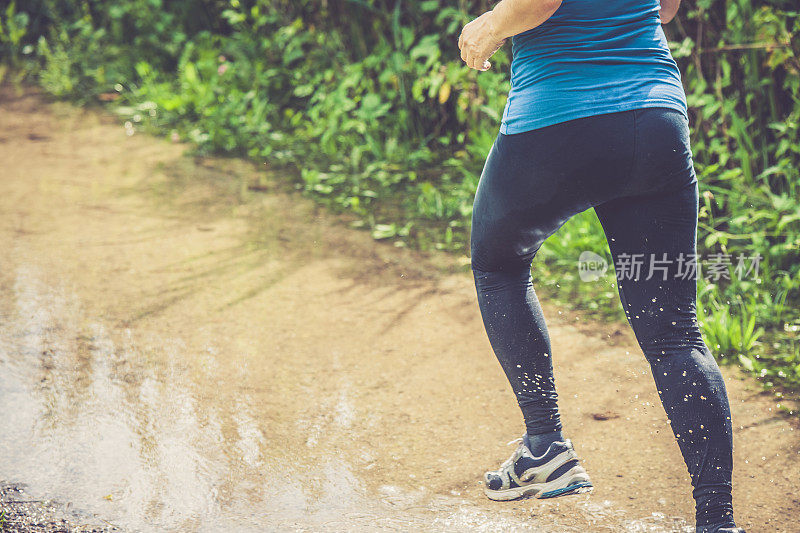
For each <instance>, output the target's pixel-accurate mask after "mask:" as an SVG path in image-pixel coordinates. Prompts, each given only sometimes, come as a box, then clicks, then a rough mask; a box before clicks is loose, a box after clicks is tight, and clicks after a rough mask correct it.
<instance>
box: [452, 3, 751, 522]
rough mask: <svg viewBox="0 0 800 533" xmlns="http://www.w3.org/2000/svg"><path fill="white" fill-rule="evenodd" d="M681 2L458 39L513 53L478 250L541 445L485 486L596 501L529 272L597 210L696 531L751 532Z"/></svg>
mask: <svg viewBox="0 0 800 533" xmlns="http://www.w3.org/2000/svg"><path fill="white" fill-rule="evenodd" d="M679 2H680V0H662V2H661V5H659V2H658V0H617V1H615V2H599V1H597V0H502V1H501V2H499V3H498V4H497V5H496V6H495V8H494V9H493V10H492V11H489V12H487V13H484V14H483V15H481V16H480V17H478V18H477V19H475V20H473V21H472V22H470V23H469V24H467V25H466V26H465V27H464V29H463V30H462V33H461V36H460V37H459V43H458V44H459V48H460V49H461V58H462V59H463V60H464V62H465V63H466V64H467V65H468V66H469V67H471V68H474V69H476V70H487V69H488V68H490V66H491V64H490V63H489V61H488V59H489V58H490V57H491V55H492V54H494V52H496V51H497V50H498V49H499V48H500V46H502V45H503V43H504V42H505V40H506V39H507V38H508V37H512V44H513V48H512V50H513V61H512V64H511V90H510V92H509V96H508V101H507V104H506V107H505V110H504V113H503V118H502V121H501V124H500V132H499V133H498V135H497V137H496V139H495V141H494V144H493V145H492V148H491V150H490V152H489V155H488V157H487V159H486V163H485V165H484V168H483V172H482V174H481V178H480V182H479V185H478V190H477V193H476V195H475V203H474V206H473V215H472V234H471V252H472V270H473V273H474V278H475V286H476V289H477V293H478V303H479V305H480V309H481V315H482V317H483V321H484V325H485V327H486V332H487V334H488V337H489V340H490V342H491V345H492V348H493V350H494V352H495V354H496V355H497V358H498V360H499V361H500V364H501V366H502V367H503V370H504V371H505V373H506V376H507V377H508V380H509V381H510V383H511V386H512V388H513V390H514V392H515V394H516V396H517V401H518V403H519V406H520V408H521V409H522V414H523V417H524V420H525V426H526V433H525V435H524V436H523V437H522V438H521V439H519V440H520V443H519V447H518V448H517V450H516V451H515V452H514V454H513V455H512V456H511V458H510V459H509V460H507V461H506V462H505V463H503V464H502V465H501V466H500V469H499V470H497V471H495V472H488V473H487V474H486V476H485V480H484V483H485V487H484V491H485V492H486V494H487V496H488V497H489V498H491V499H495V500H508V499H515V498H518V497H521V496H524V495H530V494H535V495H536V496H537V497H550V496H556V495H559V494H566V493H574V492H579V491H586V490H591V487H592V484H591V481H590V480H589V477H588V475H587V474H586V472H585V470H584V469H583V468H582V467H581V466H580V464H579V461H578V458H577V455H576V454H575V451H574V448H573V446H572V443H571V442H570V441H569V440H568V439H565V438H564V437H563V436H562V433H561V422H560V419H559V414H558V409H557V402H556V400H557V395H556V390H555V383H554V380H553V368H552V364H551V359H550V357H551V354H552V352H551V349H550V342H549V339H548V334H547V328H546V326H545V321H544V317H543V316H542V310H541V308H540V306H539V302H538V300H537V298H536V293H535V292H534V290H533V286H532V285H531V272H530V267H531V262H532V260H533V257H534V256H535V254H536V252H537V250H538V249H539V247H540V246H541V245H542V243H543V242H544V240H545V239H546V238H547V237H548V236H550V235H552V234H553V233H554V232H555V231H556V230H557V229H558V228H559V227H560V226H561V225H562V224H563V223H564V222H565V221H566V220H567V219H569V218H570V217H571V216H572V215H575V214H577V213H580V212H581V211H584V210H586V209H588V208H590V207H592V208H594V210H595V212H596V213H597V216H598V218H599V219H600V222H601V224H602V226H603V229H604V231H605V234H606V238H607V240H608V243H609V246H610V249H611V253H612V255H613V257H614V262H615V266H616V268H617V277H618V286H619V294H620V298H621V300H622V304H623V308H624V309H625V311H626V314H627V317H628V321H629V323H630V324H631V326H632V327H633V330H634V333H635V335H636V338H637V340H638V342H639V344H640V346H641V347H642V350H643V352H644V355H645V357H646V358H647V360H648V362H649V363H650V365H651V368H652V370H653V376H654V378H655V382H656V386H657V388H658V392H659V395H660V398H661V401H662V404H663V406H664V409H665V410H666V412H667V415H668V418H669V421H670V424H671V426H672V429H673V432H674V434H675V437H676V438H677V440H678V445H679V447H680V450H681V453H682V454H683V457H684V460H685V461H686V465H687V467H688V469H689V473H690V475H691V480H692V486H693V488H694V490H693V496H694V499H695V503H696V520H697V532H698V533H699V532H703V533H723V532H724V533H734V532H736V533H741V532H743V530H742V529H740V528H737V527H736V525H735V523H734V521H733V508H732V503H731V471H732V468H733V467H732V453H731V449H732V431H731V419H730V408H729V405H728V398H727V393H726V391H725V384H724V381H723V378H722V375H721V373H720V371H719V368H718V367H717V364H716V362H715V361H714V358H713V356H712V355H711V353H710V352H709V350H708V348H707V347H706V345H705V344H704V342H703V339H702V337H701V335H700V331H699V329H698V324H697V318H696V310H695V298H696V290H697V280H696V274H695V272H694V271H692V266H693V265H692V260H693V259H694V258H695V257H696V256H695V253H696V252H695V250H696V231H697V214H698V207H699V205H698V184H697V178H696V176H695V173H694V168H693V164H692V152H691V148H690V144H689V119H688V114H687V109H686V97H685V94H684V91H683V86H682V84H681V78H680V72H679V70H678V67H677V65H676V63H675V61H674V59H673V58H672V56H671V54H670V52H669V48H668V46H667V42H666V38H665V36H664V32H663V30H662V28H661V24H662V23H666V22H668V21H669V20H671V19H672V17H673V16H674V15H675V13H676V12H677V10H678V5H679ZM623 266H625V268H624V269H623V268H621V267H623ZM621 270H625V272H621ZM621 437H622V438H624V436H621ZM622 442H624V441H622Z"/></svg>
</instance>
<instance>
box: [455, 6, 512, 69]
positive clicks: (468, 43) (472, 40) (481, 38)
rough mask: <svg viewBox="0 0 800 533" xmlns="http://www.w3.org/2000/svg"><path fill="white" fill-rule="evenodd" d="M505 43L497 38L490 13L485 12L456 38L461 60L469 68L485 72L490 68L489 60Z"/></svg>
mask: <svg viewBox="0 0 800 533" xmlns="http://www.w3.org/2000/svg"><path fill="white" fill-rule="evenodd" d="M505 42H506V40H505V39H500V38H498V37H497V33H496V31H495V29H494V25H493V24H492V12H491V11H487V12H486V13H484V14H483V15H481V16H480V17H478V18H476V19H475V20H473V21H472V22H470V23H469V24H467V25H466V26H464V29H462V30H461V35H459V37H458V48H459V49H461V59H463V60H464V63H466V64H467V66H468V67H469V68H474V69H475V70H481V71H485V70H489V68H490V67H491V66H492V64H491V63H489V58H490V57H492V56H493V55H494V53H495V52H497V51H498V50H499V49H500V47H501V46H503V44H504V43H505Z"/></svg>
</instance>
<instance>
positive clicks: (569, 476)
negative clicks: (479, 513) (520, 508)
mask: <svg viewBox="0 0 800 533" xmlns="http://www.w3.org/2000/svg"><path fill="white" fill-rule="evenodd" d="M593 488H594V486H593V485H592V482H591V481H589V476H588V475H587V474H586V471H585V470H584V469H583V467H581V466H576V467H575V468H573V469H572V470H570V471H568V472H566V473H565V474H564V475H563V476H561V477H559V478H558V479H554V480H552V481H550V482H547V483H531V484H530V485H523V486H522V487H513V488H510V489H505V490H492V489H490V488H489V487H486V486H484V487H483V493H484V494H486V497H487V498H489V499H490V500H495V501H509V500H516V499H518V498H524V497H527V496H533V497H535V498H539V499H544V498H554V497H556V496H566V495H568V494H583V493H586V492H591V491H592V489H593Z"/></svg>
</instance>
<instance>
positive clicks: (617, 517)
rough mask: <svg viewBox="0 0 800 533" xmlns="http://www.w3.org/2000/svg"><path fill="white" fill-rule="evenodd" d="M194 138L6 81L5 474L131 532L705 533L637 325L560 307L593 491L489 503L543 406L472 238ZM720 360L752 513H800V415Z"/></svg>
mask: <svg viewBox="0 0 800 533" xmlns="http://www.w3.org/2000/svg"><path fill="white" fill-rule="evenodd" d="M184 150H185V146H181V145H177V144H172V143H169V142H168V141H165V140H161V139H155V138H152V137H148V136H144V135H141V134H138V133H137V134H135V135H133V136H128V135H126V130H125V129H124V128H123V127H122V126H121V125H119V124H118V123H116V121H115V119H113V118H110V117H106V116H104V115H101V114H98V113H94V112H89V111H86V110H81V109H75V108H72V107H69V106H67V105H64V104H46V103H44V101H43V100H42V99H41V98H39V97H37V96H35V95H32V94H30V92H29V93H28V94H24V95H19V94H17V93H15V92H14V91H13V90H11V89H9V88H7V87H6V88H4V89H3V90H2V92H0V176H2V177H1V178H0V213H1V216H0V249H2V253H0V405H2V406H3V412H4V415H3V423H2V424H0V482H7V483H24V484H26V485H27V487H28V491H27V493H28V494H29V495H31V497H40V498H53V499H55V500H57V501H60V502H63V503H67V502H69V503H70V504H71V506H72V507H74V508H76V509H80V510H81V511H82V512H84V513H88V515H92V516H95V517H98V519H102V520H103V521H107V522H108V523H112V524H114V525H116V526H118V527H120V528H122V529H126V530H141V531H223V530H224V531H251V530H252V531H263V530H265V529H266V530H298V531H305V530H308V531H312V530H313V531H317V530H400V531H423V530H431V531H445V530H446V531H479V530H487V531H488V530H492V531H498V530H503V531H507V530H523V529H529V530H533V531H559V532H561V531H592V532H594V531H693V528H688V529H687V528H686V524H692V523H693V520H692V511H693V508H692V502H691V498H690V491H691V486H690V484H689V477H688V474H687V472H686V469H685V466H684V465H683V462H682V460H681V456H680V453H679V450H678V447H677V444H676V443H675V441H674V439H673V437H672V434H671V432H670V430H669V427H668V426H667V423H666V416H665V414H664V412H663V410H662V407H661V405H660V404H659V403H658V398H657V394H656V390H655V386H654V384H653V381H652V378H651V376H650V373H649V368H648V366H647V364H646V362H645V360H644V357H643V356H642V355H641V352H640V350H639V348H638V346H637V345H636V343H635V341H634V339H633V336H632V335H631V334H630V333H629V332H628V331H627V329H625V328H622V326H619V325H617V326H614V325H603V324H587V323H586V322H585V321H584V320H582V319H580V317H577V318H576V316H575V314H574V313H570V312H567V311H566V310H565V309H559V308H557V307H554V306H546V307H545V314H546V316H547V319H548V321H549V322H548V323H549V326H550V328H551V339H552V343H553V350H554V364H555V367H556V380H557V383H558V387H559V393H560V398H561V402H560V405H561V408H562V411H563V415H562V416H563V421H564V425H565V432H566V435H567V436H568V437H570V438H572V439H573V441H574V442H575V445H576V448H577V450H578V453H579V454H580V455H581V456H582V458H583V459H584V464H585V466H586V468H587V470H588V472H589V473H590V475H591V476H592V479H593V481H594V482H595V485H596V488H595V490H594V492H593V493H591V494H586V495H579V496H572V497H567V498H556V499H553V500H546V501H538V500H525V501H518V502H508V503H494V502H489V501H488V500H486V499H485V498H484V497H483V495H482V492H481V486H480V485H479V480H480V479H481V476H482V473H483V472H484V471H485V470H486V469H487V468H489V467H491V468H494V467H496V466H497V465H498V464H499V463H500V462H502V461H503V460H504V459H506V457H508V455H509V454H510V453H511V451H512V449H511V447H506V446H505V443H506V442H507V441H509V440H511V439H513V438H515V437H517V436H518V434H519V433H520V432H521V430H522V425H521V419H520V415H519V413H518V410H517V408H516V406H515V404H514V401H513V396H512V394H511V392H510V389H509V387H508V384H507V382H506V381H505V378H504V376H503V374H502V371H501V369H500V366H499V365H498V363H497V361H496V360H495V358H494V356H493V355H492V352H491V349H490V347H489V344H488V341H487V339H486V336H485V333H484V331H483V328H482V324H481V321H480V315H479V312H478V308H477V304H476V302H475V295H474V289H473V285H472V279H471V276H470V274H469V272H467V270H466V268H465V267H464V266H463V261H460V260H459V259H458V258H454V257H450V256H446V255H443V254H421V253H416V252H412V251H409V250H404V249H398V248H395V247H392V246H389V245H386V244H381V243H376V242H374V241H372V240H371V239H370V238H369V236H368V235H366V233H364V232H359V231H354V230H351V229H349V228H348V227H347V225H346V223H345V221H344V219H342V218H340V217H335V216H332V215H330V214H328V213H326V212H324V211H321V210H320V209H318V208H317V207H315V206H314V205H313V204H312V203H311V202H309V201H307V200H306V199H304V198H302V197H300V196H298V195H296V194H292V193H287V192H286V190H287V189H286V188H285V187H284V186H281V185H280V184H279V183H278V181H279V180H276V179H273V180H272V181H269V183H270V184H271V185H270V187H269V188H270V190H268V191H266V192H252V191H249V190H248V188H247V184H248V183H250V182H252V181H253V180H254V179H256V176H258V175H259V174H262V175H263V172H264V170H263V169H258V168H254V167H253V166H251V165H249V164H246V163H243V162H240V161H236V160H224V159H210V158H204V159H199V160H198V159H192V158H188V157H186V156H184V155H183V152H184ZM620 328H622V331H623V333H622V334H614V332H615V331H617V330H618V329H620ZM723 372H724V373H725V375H726V378H727V385H728V390H729V394H730V397H731V401H732V406H733V421H734V426H735V435H734V439H735V440H734V443H735V467H736V473H735V480H734V491H735V492H734V499H735V504H736V508H737V518H738V521H739V523H740V525H741V526H743V527H746V528H748V529H747V530H748V533H758V532H763V531H783V532H797V531H800V512H798V511H800V500H799V499H798V498H800V497H799V496H798V495H797V483H798V481H797V480H798V479H799V478H800V455H798V454H800V440H799V439H798V437H799V436H800V431H798V430H797V428H796V427H795V425H794V423H792V422H789V421H786V420H785V419H783V418H781V417H779V416H777V413H776V411H775V409H774V405H773V403H772V402H771V401H770V400H769V399H767V398H765V397H763V396H762V395H760V394H759V393H758V388H757V386H756V385H755V384H753V383H752V382H751V381H749V380H746V379H742V378H741V377H740V376H739V375H738V373H737V372H736V371H735V370H733V369H730V368H725V369H723ZM596 413H607V414H608V415H609V416H610V418H608V419H606V420H597V419H596V417H595V416H594V415H595V414H596ZM622 435H627V437H626V438H625V440H621V436H622Z"/></svg>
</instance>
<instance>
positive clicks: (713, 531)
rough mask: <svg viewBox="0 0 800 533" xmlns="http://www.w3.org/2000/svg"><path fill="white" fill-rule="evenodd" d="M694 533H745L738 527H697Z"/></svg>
mask: <svg viewBox="0 0 800 533" xmlns="http://www.w3.org/2000/svg"><path fill="white" fill-rule="evenodd" d="M696 533H745V530H744V529H742V528H740V527H727V526H725V527H719V526H697V531H696Z"/></svg>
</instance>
